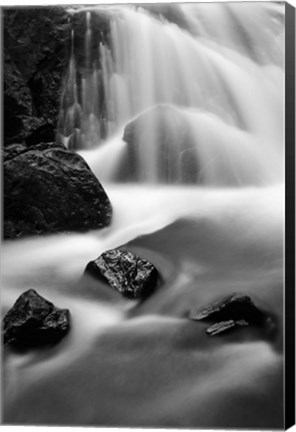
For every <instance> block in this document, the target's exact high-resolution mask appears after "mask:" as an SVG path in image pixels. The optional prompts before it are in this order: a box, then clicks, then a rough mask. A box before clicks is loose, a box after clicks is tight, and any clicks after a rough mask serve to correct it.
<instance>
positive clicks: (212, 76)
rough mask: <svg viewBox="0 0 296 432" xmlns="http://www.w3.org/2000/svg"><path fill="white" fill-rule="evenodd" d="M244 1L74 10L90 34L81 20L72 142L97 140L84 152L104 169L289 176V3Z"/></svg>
mask: <svg viewBox="0 0 296 432" xmlns="http://www.w3.org/2000/svg"><path fill="white" fill-rule="evenodd" d="M243 9H244V14H242V11H241V8H238V6H237V5H236V4H235V3H229V4H226V5H221V4H219V3H217V4H207V5H204V4H202V3H200V4H181V5H170V6H164V5H162V7H161V6H158V7H157V5H155V6H154V7H153V6H151V7H149V6H147V7H144V6H140V5H138V6H126V5H124V6H95V7H89V8H78V9H75V11H73V14H75V18H77V21H78V22H84V21H85V23H84V26H83V32H84V36H83V41H82V42H83V43H82V42H81V41H80V40H79V41H77V40H76V39H77V38H75V31H78V30H75V28H74V30H73V32H72V49H71V58H70V63H69V70H68V74H67V79H66V83H65V88H64V93H63V99H62V104H61V113H60V122H59V130H60V132H61V134H62V136H63V137H64V139H66V142H67V143H68V146H69V147H70V148H73V149H80V150H82V151H84V150H86V149H88V150H89V149H92V150H93V151H92V152H87V153H83V156H84V157H86V159H87V160H88V162H89V163H90V165H91V167H92V168H93V169H94V171H95V172H97V173H98V174H99V173H101V174H100V179H101V180H102V181H108V182H114V181H125V182H126V181H141V182H148V183H169V184H171V183H177V184H178V183H179V184H180V183H202V184H206V185H215V186H219V185H267V184H274V183H278V182H280V181H281V179H282V175H283V148H282V137H283V77H284V75H283V74H284V71H283V55H282V51H283V49H282V48H283V26H282V20H283V16H282V8H281V5H280V4H277V3H271V4H267V3H260V4H258V3H257V4H254V5H251V4H248V6H247V7H244V6H243ZM177 18H178V19H177ZM102 23H103V24H102ZM218 23H219V24H218ZM101 27H102V28H103V30H101ZM79 29H80V30H79V31H81V28H80V27H79ZM271 38H272V39H271ZM271 40H272V42H271ZM82 47H83V48H82ZM82 49H83V50H84V52H85V56H84V57H83V61H81V58H80V57H81V54H80V52H81V50H82ZM127 130H128V131H130V133H129V134H127V133H126V131H127ZM130 135H131V136H130ZM114 137H116V139H117V141H118V144H117V146H116V147H117V148H119V149H120V150H114ZM122 138H124V141H123V142H122ZM120 141H121V143H120ZM118 152H119V153H118ZM164 153H165V155H164ZM93 159H95V161H96V162H95V163H93ZM115 166H116V169H115ZM108 167H110V169H109V170H108Z"/></svg>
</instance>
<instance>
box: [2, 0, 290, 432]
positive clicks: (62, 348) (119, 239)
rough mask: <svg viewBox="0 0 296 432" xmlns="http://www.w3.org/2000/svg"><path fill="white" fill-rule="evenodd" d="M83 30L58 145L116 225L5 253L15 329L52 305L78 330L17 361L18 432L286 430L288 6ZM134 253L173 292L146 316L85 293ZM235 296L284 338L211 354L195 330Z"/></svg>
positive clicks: (90, 25) (118, 13) (139, 306)
mask: <svg viewBox="0 0 296 432" xmlns="http://www.w3.org/2000/svg"><path fill="white" fill-rule="evenodd" d="M73 13H74V14H77V15H79V14H81V16H82V18H83V19H85V34H83V35H82V39H83V43H84V53H85V56H84V57H83V62H82V63H83V73H82V72H81V59H80V58H78V56H77V53H76V52H75V49H76V47H75V44H74V41H75V34H74V33H73V34H72V39H73V41H72V56H71V59H70V64H69V71H68V76H67V80H66V82H65V89H64V97H63V100H62V104H61V113H60V123H59V128H60V132H61V133H62V134H63V136H64V139H65V142H66V143H67V145H68V146H69V147H72V148H79V152H80V154H81V155H82V156H83V157H84V158H85V160H86V161H87V162H88V164H89V165H90V167H91V169H92V170H93V172H94V173H95V174H96V176H97V177H98V179H99V180H100V181H101V182H102V184H103V186H104V188H105V189H106V192H107V194H108V196H109V197H110V200H111V202H112V206H113V210H114V217H113V221H112V225H111V226H110V227H108V228H105V229H103V230H98V231H92V232H89V233H86V234H71V233H63V234H59V235H50V236H44V237H40V236H39V237H36V238H27V239H23V240H16V241H7V242H5V244H4V245H3V248H2V268H3V272H2V273H3V289H2V308H3V312H4V313H5V312H6V311H7V310H8V309H9V308H10V307H11V306H12V304H13V303H14V301H15V300H16V298H17V296H18V295H19V294H21V292H23V291H25V290H26V289H29V288H35V289H37V291H38V292H39V293H40V294H41V295H44V296H45V297H46V298H48V299H49V300H51V301H53V302H54V303H55V304H56V305H57V306H59V307H67V308H69V309H70V310H71V315H72V323H73V327H72V330H71V332H70V334H69V336H67V338H65V340H64V341H63V342H62V343H61V344H59V345H58V346H57V347H55V348H53V349H48V350H44V351H38V350H36V351H34V352H32V353H29V354H27V355H20V354H17V353H11V352H5V359H4V360H5V361H4V419H5V421H7V422H12V423H13V422H20V423H22V424H27V423H37V424H38V423H39V424H40V423H43V424H44V423H46V424H64V425H65V424H68V425H69V424H72V425H115V426H154V427H155V426H162V427H164V426H170V427H189V428H192V427H194V428H196V427H204V428H208V427H210V428H215V427H216V428H218V427H219V428H221V427H222V428H227V427H232V428H240V427H245V428H247V427H249V428H251V427H255V428H257V429H258V428H261V427H262V428H279V427H281V426H282V413H283V406H282V404H283V402H282V401H283V397H282V393H283V386H282V383H283V381H282V378H283V367H282V342H283V340H282V317H283V260H284V256H283V238H284V237H283V231H284V223H283V220H284V210H283V209H284V194H283V192H284V186H283V169H284V166H283V154H284V151H283V150H284V149H283V77H284V71H283V25H282V20H283V5H282V4H280V3H273V2H271V3H268V2H262V3H229V4H215V3H212V4H209V3H207V4H202V3H199V4H180V5H149V6H145V7H144V6H142V7H138V6H96V7H89V8H86V7H77V8H75V9H74V10H73ZM94 16H99V17H103V18H104V19H105V20H107V22H108V23H109V29H110V39H109V40H108V41H106V42H105V43H103V42H102V40H100V42H99V43H98V44H96V40H95V37H97V36H96V34H97V33H96V31H95V30H96V29H95V28H94V22H95V20H94ZM94 46H96V47H97V48H96V54H94V48H93V47H94ZM98 59H100V61H99V63H98ZM79 62H80V63H79ZM102 97H103V101H102V100H101V99H100V98H102ZM102 107H103V108H102ZM139 119H142V120H139ZM143 119H144V120H143ZM132 121H135V122H137V125H138V126H136V127H134V128H133V132H134V134H133V142H127V141H124V139H123V135H124V131H126V127H127V125H128V124H130V122H132ZM139 125H140V126H139ZM125 139H126V140H127V138H125ZM82 144H83V145H82ZM133 146H134V147H135V148H136V151H134V150H133ZM131 159H132V162H131ZM125 244H127V247H128V248H129V249H130V250H132V251H134V252H135V253H137V254H138V255H139V256H142V257H144V258H147V259H149V260H150V261H151V262H152V263H154V264H155V265H156V267H157V268H158V269H159V271H160V273H161V276H162V282H161V284H160V287H159V289H158V290H157V291H156V292H155V293H154V294H153V295H152V296H151V297H150V298H148V299H147V300H146V301H145V302H143V303H138V302H133V301H125V300H122V299H121V297H120V296H117V294H116V293H115V292H113V291H110V290H109V291H108V290H107V288H106V292H105V291H104V289H103V288H102V287H100V289H98V287H96V286H94V285H93V284H91V283H90V282H89V281H85V280H83V279H81V275H82V273H83V270H84V268H85V266H86V264H87V262H88V261H89V260H92V259H94V258H96V257H97V256H99V255H100V254H101V253H102V252H103V251H105V250H107V249H110V248H114V247H117V246H120V245H125ZM233 291H243V292H245V293H247V294H249V295H251V297H252V298H253V299H254V301H255V302H256V304H258V305H259V306H260V307H263V308H265V309H266V310H268V311H270V312H271V313H272V314H273V316H274V317H275V319H276V323H277V332H276V334H275V335H273V337H272V338H270V337H268V335H266V334H265V333H264V331H263V332H262V331H261V330H260V329H259V330H258V329H257V330H256V329H249V328H246V329H241V330H240V331H238V332H234V333H233V334H229V335H227V336H225V337H224V336H223V337H222V338H213V339H212V338H209V337H207V336H206V334H205V325H204V324H203V323H195V322H191V321H189V320H188V319H187V315H188V311H189V310H190V309H191V308H192V307H195V306H200V305H203V304H205V303H208V302H211V301H213V300H216V299H217V298H220V297H221V296H223V295H228V294H230V293H232V292H233ZM108 293H109V294H108Z"/></svg>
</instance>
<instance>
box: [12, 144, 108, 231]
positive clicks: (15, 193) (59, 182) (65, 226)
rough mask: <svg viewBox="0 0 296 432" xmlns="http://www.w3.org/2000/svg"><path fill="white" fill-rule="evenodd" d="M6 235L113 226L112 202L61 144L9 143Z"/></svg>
mask: <svg viewBox="0 0 296 432" xmlns="http://www.w3.org/2000/svg"><path fill="white" fill-rule="evenodd" d="M4 208H5V212H4V237H5V238H14V237H19V236H23V235H30V234H40V233H52V232H58V231H86V230H89V229H96V228H102V227H105V226H107V225H109V224H110V222H111V215H112V208H111V204H110V201H109V199H108V197H107V195H106V193H105V191H104V189H103V187H102V186H101V184H100V182H99V181H98V180H97V178H96V177H95V176H94V174H93V173H92V171H91V170H90V168H89V167H88V165H87V164H86V163H85V161H84V160H83V159H82V157H80V156H79V155H78V154H76V153H73V152H72V151H70V150H67V149H66V148H65V147H64V146H63V145H62V144H58V143H40V144H38V145H36V146H34V147H27V146H25V145H19V144H16V145H11V146H7V147H6V148H5V151H4Z"/></svg>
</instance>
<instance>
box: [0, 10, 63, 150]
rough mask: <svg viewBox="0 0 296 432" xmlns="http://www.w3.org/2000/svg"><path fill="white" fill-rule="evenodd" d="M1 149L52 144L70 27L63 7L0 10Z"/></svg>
mask: <svg viewBox="0 0 296 432" xmlns="http://www.w3.org/2000/svg"><path fill="white" fill-rule="evenodd" d="M2 12H3V30H4V35H3V47H4V50H3V51H4V68H3V77H4V87H3V90H4V107H5V109H4V144H8V143H13V142H28V143H29V142H30V143H31V144H36V143H38V142H40V141H53V140H54V136H55V128H56V121H57V116H58V111H59V106H60V99H61V92H62V80H63V76H64V73H65V71H66V68H67V65H68V59H69V48H70V34H71V24H70V16H69V14H68V13H67V12H66V11H65V9H64V8H63V7H38V8H35V7H24V8H21V7H20V8H11V7H9V8H4V9H3V11H2Z"/></svg>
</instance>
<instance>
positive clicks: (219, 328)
mask: <svg viewBox="0 0 296 432" xmlns="http://www.w3.org/2000/svg"><path fill="white" fill-rule="evenodd" d="M189 318H190V319H192V320H196V321H199V320H208V321H212V322H214V323H215V324H213V325H212V326H211V327H209V328H208V329H207V333H208V334H209V335H211V336H214V335H217V334H221V333H224V332H226V331H228V330H230V329H232V328H235V327H242V326H247V325H250V324H254V325H263V324H264V323H265V321H266V319H267V316H266V314H265V313H263V312H262V311H261V310H260V309H258V308H257V307H256V306H255V304H254V303H253V301H252V300H251V298H250V297H249V296H246V295H244V294H240V293H235V294H232V295H230V296H228V297H225V298H224V299H223V300H220V301H218V302H215V303H213V304H210V305H208V306H206V307H205V308H204V309H202V310H201V311H199V312H198V311H196V310H193V311H191V312H190V314H189Z"/></svg>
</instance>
